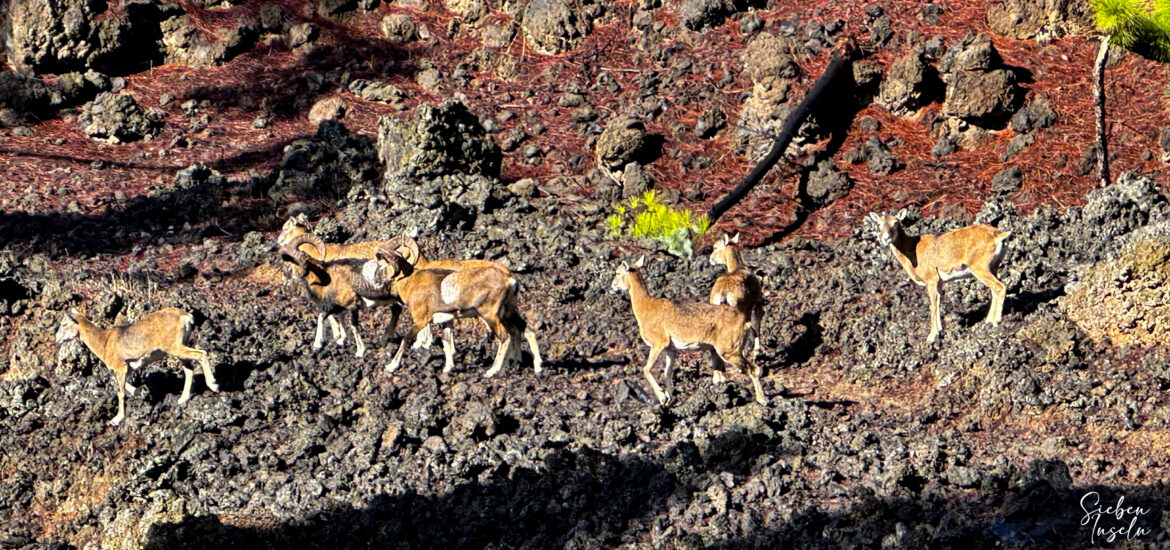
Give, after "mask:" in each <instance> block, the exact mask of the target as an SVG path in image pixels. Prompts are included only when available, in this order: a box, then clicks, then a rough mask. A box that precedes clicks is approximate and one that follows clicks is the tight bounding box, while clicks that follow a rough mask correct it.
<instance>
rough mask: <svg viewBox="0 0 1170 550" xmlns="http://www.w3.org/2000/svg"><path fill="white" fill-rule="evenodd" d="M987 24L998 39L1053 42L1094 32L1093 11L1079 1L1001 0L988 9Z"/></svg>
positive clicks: (1085, 3)
mask: <svg viewBox="0 0 1170 550" xmlns="http://www.w3.org/2000/svg"><path fill="white" fill-rule="evenodd" d="M987 25H988V26H989V27H991V31H992V32H994V33H995V34H998V35H1000V36H1006V37H1008V38H1016V39H1020V40H1026V39H1029V38H1033V37H1035V38H1036V39H1038V40H1052V39H1053V38H1060V37H1062V36H1069V35H1074V34H1081V33H1085V32H1088V31H1091V30H1092V29H1093V10H1092V8H1091V7H1089V2H1085V1H1082V0H1004V1H1002V2H992V3H991V4H990V6H989V7H988V8H987Z"/></svg>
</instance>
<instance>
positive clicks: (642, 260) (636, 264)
mask: <svg viewBox="0 0 1170 550" xmlns="http://www.w3.org/2000/svg"><path fill="white" fill-rule="evenodd" d="M644 265H646V255H645V254H643V255H642V257H641V258H638V261H636V262H634V267H636V268H638V269H642V266H644Z"/></svg>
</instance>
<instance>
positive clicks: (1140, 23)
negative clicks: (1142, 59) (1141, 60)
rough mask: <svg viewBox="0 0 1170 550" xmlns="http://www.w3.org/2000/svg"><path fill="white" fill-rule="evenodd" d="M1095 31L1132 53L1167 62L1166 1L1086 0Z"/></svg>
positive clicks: (1169, 8) (1169, 7)
mask: <svg viewBox="0 0 1170 550" xmlns="http://www.w3.org/2000/svg"><path fill="white" fill-rule="evenodd" d="M1090 5H1091V6H1092V8H1093V13H1094V15H1095V18H1096V22H1097V28H1098V29H1100V30H1101V32H1103V33H1105V34H1107V35H1109V38H1110V41H1111V42H1113V43H1115V44H1117V45H1118V46H1121V47H1123V48H1125V49H1127V50H1131V51H1133V52H1134V53H1137V54H1140V55H1143V56H1146V57H1149V58H1150V59H1154V60H1156V61H1160V62H1170V0H1153V3H1152V4H1151V3H1150V2H1149V1H1147V0H1090Z"/></svg>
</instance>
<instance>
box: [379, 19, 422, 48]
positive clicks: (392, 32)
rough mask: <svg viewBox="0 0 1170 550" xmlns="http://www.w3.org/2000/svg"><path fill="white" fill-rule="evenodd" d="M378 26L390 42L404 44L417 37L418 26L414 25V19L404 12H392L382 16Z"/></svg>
mask: <svg viewBox="0 0 1170 550" xmlns="http://www.w3.org/2000/svg"><path fill="white" fill-rule="evenodd" d="M379 27H380V28H381V29H382V36H385V37H386V39H387V40H389V41H390V43H391V44H406V43H408V42H413V41H414V40H416V39H418V28H417V27H415V25H414V20H413V19H411V18H410V16H409V15H406V14H404V13H392V14H390V15H387V16H385V17H383V18H382V23H381V24H380V25H379Z"/></svg>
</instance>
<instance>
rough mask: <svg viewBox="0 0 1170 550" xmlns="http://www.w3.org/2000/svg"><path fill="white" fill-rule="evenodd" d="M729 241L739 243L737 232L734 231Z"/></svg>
mask: <svg viewBox="0 0 1170 550" xmlns="http://www.w3.org/2000/svg"><path fill="white" fill-rule="evenodd" d="M731 243H732V244H739V233H736V234H735V236H734V237H732V238H731Z"/></svg>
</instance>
